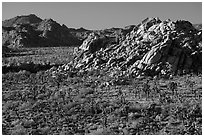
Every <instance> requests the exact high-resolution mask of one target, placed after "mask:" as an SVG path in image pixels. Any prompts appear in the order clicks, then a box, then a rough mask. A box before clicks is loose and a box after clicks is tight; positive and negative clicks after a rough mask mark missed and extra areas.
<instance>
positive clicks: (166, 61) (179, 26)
mask: <svg viewBox="0 0 204 137" xmlns="http://www.w3.org/2000/svg"><path fill="white" fill-rule="evenodd" d="M201 41H202V31H201V30H197V29H195V28H194V27H193V25H192V24H191V23H190V22H188V21H183V20H179V21H176V22H173V21H171V20H166V21H161V20H160V19H159V18H147V19H145V20H144V21H142V23H141V24H139V25H137V26H134V27H132V28H131V31H130V32H129V33H127V34H126V35H125V37H124V36H120V35H116V36H114V37H111V36H107V35H105V34H97V33H91V34H90V35H89V36H88V38H87V39H86V40H84V42H83V43H82V45H81V46H80V47H79V48H76V50H75V51H76V53H75V54H76V58H75V60H74V61H73V62H71V63H69V64H68V65H64V70H78V71H80V72H88V71H92V70H107V72H108V73H109V75H111V76H113V77H114V76H116V77H118V76H120V75H126V76H139V77H140V76H142V75H151V76H154V75H158V74H159V75H164V76H170V75H172V74H185V73H189V72H192V71H193V72H201V71H202V68H201V67H202V45H201V44H202V42H201Z"/></svg>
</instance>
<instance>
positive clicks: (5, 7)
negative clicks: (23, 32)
mask: <svg viewBox="0 0 204 137" xmlns="http://www.w3.org/2000/svg"><path fill="white" fill-rule="evenodd" d="M28 14H35V15H37V16H38V17H40V18H41V19H46V18H52V19H53V20H55V21H57V22H58V23H60V24H65V25H66V26H67V27H68V28H80V27H84V28H86V29H105V28H111V27H120V28H121V27H122V28H123V27H125V26H128V25H137V24H139V23H140V22H142V20H144V19H145V18H147V17H159V18H160V19H161V20H166V19H171V20H173V21H176V20H188V21H190V22H191V23H193V24H199V23H202V3H201V2H111V3H110V2H95V3H94V2H92V3H90V2H76V3H73V2H3V3H2V20H5V19H10V18H13V17H15V16H20V15H28Z"/></svg>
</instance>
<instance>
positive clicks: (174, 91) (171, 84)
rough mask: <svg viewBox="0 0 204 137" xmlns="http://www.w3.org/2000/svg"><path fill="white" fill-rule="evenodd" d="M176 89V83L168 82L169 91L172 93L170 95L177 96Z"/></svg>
mask: <svg viewBox="0 0 204 137" xmlns="http://www.w3.org/2000/svg"><path fill="white" fill-rule="evenodd" d="M177 87H178V85H177V83H176V82H170V83H169V89H170V90H171V91H172V93H173V95H174V94H176V95H177V94H178V93H177Z"/></svg>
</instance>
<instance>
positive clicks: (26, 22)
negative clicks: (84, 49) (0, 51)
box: [2, 14, 88, 48]
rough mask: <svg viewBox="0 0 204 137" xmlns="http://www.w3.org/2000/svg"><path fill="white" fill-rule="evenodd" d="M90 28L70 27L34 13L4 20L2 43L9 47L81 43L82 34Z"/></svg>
mask: <svg viewBox="0 0 204 137" xmlns="http://www.w3.org/2000/svg"><path fill="white" fill-rule="evenodd" d="M86 31H88V30H85V29H82V28H80V29H79V30H78V29H76V30H74V29H72V30H71V29H69V28H68V27H67V26H66V25H64V24H63V25H60V24H59V23H57V22H56V21H54V20H53V19H44V20H42V19H41V18H39V17H37V16H36V15H34V14H30V15H23V16H17V17H14V18H11V19H8V20H4V21H3V22H2V35H3V36H2V37H3V40H2V44H3V46H8V47H11V48H13V47H15V48H16V47H17V48H19V47H48V46H73V45H80V44H81V43H82V41H83V38H81V37H82V36H81V35H77V32H80V33H84V32H86Z"/></svg>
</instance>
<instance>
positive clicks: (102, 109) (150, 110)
mask: <svg viewBox="0 0 204 137" xmlns="http://www.w3.org/2000/svg"><path fill="white" fill-rule="evenodd" d="M53 69H54V68H53ZM100 73H102V74H103V72H100ZM121 80H123V81H121ZM113 81H114V82H113ZM2 132H3V134H4V135H22V134H26V135H48V134H49V135H59V134H60V135H70V134H75V135H84V134H92V135H100V134H103V135H110V134H111V135H115V134H120V135H152V134H154V135H155V134H159V135H178V134H179V135H201V134H202V82H201V76H195V75H186V76H180V77H174V78H173V79H163V78H154V79H153V78H149V77H146V78H143V79H134V78H129V79H128V78H124V79H118V80H112V78H111V77H110V76H107V75H104V76H101V77H98V76H97V74H96V72H93V73H90V74H87V75H83V76H80V75H79V74H75V75H74V76H73V75H70V74H69V73H50V70H47V71H39V72H37V73H30V72H28V71H20V72H18V73H12V72H10V73H6V74H3V76H2Z"/></svg>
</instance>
